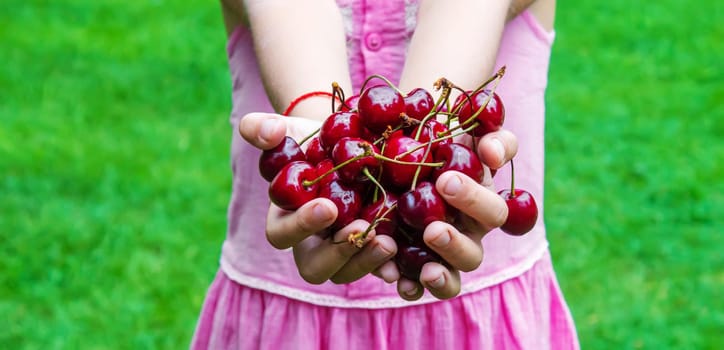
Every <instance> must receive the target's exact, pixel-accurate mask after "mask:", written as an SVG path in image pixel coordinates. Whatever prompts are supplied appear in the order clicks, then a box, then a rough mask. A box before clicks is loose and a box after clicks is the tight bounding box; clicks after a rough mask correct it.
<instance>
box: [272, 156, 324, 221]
mask: <svg viewBox="0 0 724 350" xmlns="http://www.w3.org/2000/svg"><path fill="white" fill-rule="evenodd" d="M316 178H317V170H316V169H315V168H314V166H313V165H311V164H309V163H308V162H304V161H295V162H291V163H289V164H287V165H285V166H284V168H282V170H280V171H279V174H277V176H276V177H274V179H273V180H272V181H271V183H270V184H269V199H270V200H271V202H272V203H274V204H276V205H277V206H278V207H279V208H282V209H285V210H296V209H299V207H301V206H302V205H304V203H307V202H309V201H311V200H312V199H314V198H317V194H318V192H319V185H318V184H316V183H315V184H313V185H309V186H304V184H303V182H304V181H313V180H314V179H316Z"/></svg>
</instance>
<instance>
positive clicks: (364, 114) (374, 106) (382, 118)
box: [358, 85, 405, 133]
mask: <svg viewBox="0 0 724 350" xmlns="http://www.w3.org/2000/svg"><path fill="white" fill-rule="evenodd" d="M358 108H359V116H360V118H361V119H362V124H363V125H364V126H365V127H367V128H368V129H370V131H372V132H375V133H382V132H383V131H385V130H387V127H391V128H393V129H394V128H395V127H397V126H398V125H399V124H400V123H401V122H402V119H401V118H400V115H401V114H402V113H404V112H405V100H404V98H403V97H402V95H401V94H400V93H399V92H398V91H397V90H395V89H394V88H392V87H390V86H387V85H377V86H372V87H370V88H367V89H365V91H364V92H362V94H361V95H360V97H359V101H358Z"/></svg>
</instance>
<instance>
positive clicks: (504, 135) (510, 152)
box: [477, 129, 518, 169]
mask: <svg viewBox="0 0 724 350" xmlns="http://www.w3.org/2000/svg"><path fill="white" fill-rule="evenodd" d="M477 151H478V157H480V160H482V162H483V164H485V165H487V166H489V167H490V168H492V169H499V168H501V167H502V166H503V165H505V163H507V162H508V161H509V160H511V159H512V158H513V157H514V156H515V154H516V153H518V138H517V137H516V136H515V135H514V134H513V133H512V132H510V131H508V130H505V129H500V130H498V131H496V132H492V133H489V134H487V135H485V136H483V137H482V138H481V139H480V142H478V149H477Z"/></svg>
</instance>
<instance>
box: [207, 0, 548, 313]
mask: <svg viewBox="0 0 724 350" xmlns="http://www.w3.org/2000/svg"><path fill="white" fill-rule="evenodd" d="M338 5H339V7H340V10H341V11H342V14H343V16H344V17H345V31H346V33H347V39H348V54H349V60H350V72H351V76H352V80H353V85H354V87H355V89H357V88H359V86H360V85H361V83H362V82H363V80H364V79H365V78H366V77H367V76H368V75H371V74H380V75H384V76H386V77H388V78H389V79H391V80H392V81H393V82H397V81H398V79H399V76H400V72H401V70H402V65H403V64H404V57H405V51H406V48H407V43H408V42H409V39H410V37H411V35H412V33H413V31H414V27H415V19H416V10H417V3H416V1H401V0H395V1H389V0H387V1H385V0H377V1H370V0H367V1H352V0H338ZM552 40H553V34H552V33H548V32H545V31H544V30H543V28H542V27H541V26H540V24H539V23H538V22H537V21H536V20H535V18H534V17H533V16H532V15H531V14H530V13H528V12H523V13H522V14H521V15H520V16H518V17H517V18H515V19H513V20H512V21H510V22H509V23H508V25H507V26H506V29H505V31H504V33H503V38H502V41H501V46H500V50H499V54H498V58H497V64H496V67H495V68H496V69H497V68H499V67H500V66H502V65H505V66H506V74H505V76H504V78H503V79H502V81H501V83H500V85H499V86H498V88H497V92H498V93H499V94H500V96H501V97H502V99H503V101H504V102H505V108H506V120H505V126H504V127H505V128H507V129H509V130H511V131H513V132H514V133H515V134H516V135H517V137H518V140H519V150H518V154H517V156H516V158H515V165H516V187H520V188H525V189H527V190H529V191H530V192H531V193H532V194H533V195H534V196H535V197H536V198H537V199H538V202H539V209H540V211H541V212H540V214H539V220H538V223H537V225H536V227H535V228H534V229H533V230H532V231H531V232H529V233H528V234H526V235H525V236H522V237H513V236H509V235H506V234H505V233H503V232H501V231H499V230H494V231H492V232H490V233H489V234H488V235H486V237H485V238H484V239H483V247H484V250H485V257H484V260H483V263H482V265H481V266H480V268H478V269H477V270H476V271H474V272H470V273H463V274H462V279H463V286H462V293H469V292H473V291H476V290H479V289H481V288H484V287H486V286H489V285H492V284H495V283H499V282H502V281H504V280H506V279H509V278H512V277H515V276H517V275H519V274H521V273H523V272H525V271H526V270H527V269H528V268H530V267H531V266H532V265H533V263H535V261H537V260H538V258H540V257H541V256H542V255H543V253H544V252H545V251H546V250H547V241H546V237H545V227H544V225H543V212H542V211H543V205H542V204H543V203H542V199H543V176H544V168H543V166H544V149H543V146H544V142H543V141H544V140H543V136H544V123H545V121H544V93H545V88H546V83H547V75H548V62H549V56H550V46H551V43H552ZM228 54H229V65H230V71H231V75H232V81H233V109H232V113H231V124H232V128H231V133H232V147H231V165H232V171H233V192H232V197H231V203H230V205H229V210H228V219H229V226H228V232H227V239H226V241H225V242H224V245H223V249H222V257H221V265H222V269H223V270H224V272H225V273H226V274H227V275H228V276H229V277H230V278H232V279H233V280H235V281H237V282H239V283H242V284H245V285H248V286H251V287H254V288H259V289H263V290H266V291H269V292H272V293H278V294H283V295H286V296H288V297H291V298H295V299H299V300H304V301H308V302H312V303H316V304H321V305H331V306H341V307H368V308H375V307H395V306H405V305H410V304H411V303H410V302H407V301H402V300H401V299H400V298H399V296H398V295H397V291H396V288H395V286H394V285H390V284H386V283H385V282H383V281H382V280H380V279H378V278H376V277H373V276H368V277H365V278H363V279H361V280H359V281H357V282H354V283H351V284H347V285H336V284H333V283H331V282H328V283H324V284H321V285H311V284H309V283H307V282H305V281H304V280H303V279H302V278H301V277H300V276H299V273H298V272H297V269H296V266H295V264H294V259H293V257H292V255H291V250H284V251H280V250H276V249H275V248H273V247H272V246H271V245H270V244H269V243H268V242H267V241H266V237H265V234H264V225H265V220H266V210H267V209H268V204H269V200H268V197H267V188H268V183H267V182H265V181H264V180H263V179H262V178H261V177H260V175H259V170H258V169H257V166H256V165H257V159H258V157H259V151H258V150H256V149H254V148H253V147H251V146H249V145H248V144H246V143H245V142H244V141H243V140H242V139H241V138H240V137H239V135H238V133H237V132H236V126H237V124H238V122H239V119H240V118H241V117H243V116H244V115H245V114H246V113H249V112H259V111H267V112H272V111H273V109H272V107H271V105H270V103H269V101H268V98H267V97H266V94H265V91H264V87H263V84H262V83H261V79H260V77H259V70H258V66H257V63H256V58H255V56H254V51H253V47H252V42H251V37H250V35H249V32H248V30H246V29H245V28H238V29H237V30H236V31H235V32H234V33H233V34H232V36H231V37H230V39H229V43H228ZM451 64H454V62H451ZM431 83H432V82H431ZM495 183H496V186H497V187H498V188H504V187H506V186H509V183H510V171H509V168H508V167H506V168H504V169H501V170H500V171H499V172H498V174H497V175H496V177H495ZM434 300H435V299H433V298H432V297H429V296H427V295H426V296H425V297H423V299H421V300H419V301H418V302H417V303H425V302H431V301H434Z"/></svg>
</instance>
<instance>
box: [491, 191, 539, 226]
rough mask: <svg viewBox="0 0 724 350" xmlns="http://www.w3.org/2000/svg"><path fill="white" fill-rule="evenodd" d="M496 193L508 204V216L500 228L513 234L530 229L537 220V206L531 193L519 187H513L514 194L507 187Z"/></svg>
mask: <svg viewBox="0 0 724 350" xmlns="http://www.w3.org/2000/svg"><path fill="white" fill-rule="evenodd" d="M498 194H499V195H500V196H501V197H503V199H505V204H506V205H507V206H508V218H507V219H506V220H505V223H504V224H503V226H500V229H501V230H502V231H503V232H505V233H507V234H509V235H513V236H521V235H524V234H526V233H528V231H530V230H532V229H533V227H534V226H535V223H536V220H538V206H537V205H536V204H535V199H534V198H533V195H531V194H530V193H529V192H528V191H526V190H522V189H519V188H516V189H515V194H514V195H512V194H511V192H510V190H509V189H505V190H502V191H500V192H498Z"/></svg>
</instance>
